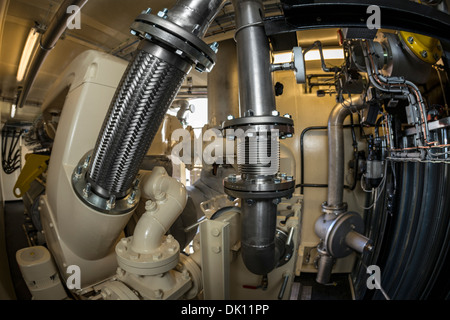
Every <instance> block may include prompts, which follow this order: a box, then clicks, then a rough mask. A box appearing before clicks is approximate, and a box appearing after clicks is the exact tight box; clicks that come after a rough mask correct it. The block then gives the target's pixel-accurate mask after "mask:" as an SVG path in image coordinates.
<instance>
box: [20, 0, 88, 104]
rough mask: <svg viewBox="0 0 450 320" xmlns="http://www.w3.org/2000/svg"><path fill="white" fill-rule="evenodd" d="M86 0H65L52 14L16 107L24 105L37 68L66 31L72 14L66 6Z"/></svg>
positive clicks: (85, 0) (80, 3) (78, 4)
mask: <svg viewBox="0 0 450 320" xmlns="http://www.w3.org/2000/svg"><path fill="white" fill-rule="evenodd" d="M87 2H88V0H66V1H64V2H63V3H62V4H61V5H60V6H59V9H58V11H57V12H56V13H55V15H54V16H53V19H52V20H51V22H50V24H49V25H48V27H47V30H46V31H45V33H44V34H43V35H42V36H41V38H40V44H39V48H38V49H37V51H36V53H35V54H34V56H33V58H32V60H31V62H30V67H29V69H28V71H27V73H26V75H25V82H24V84H23V89H22V91H21V94H20V96H19V100H18V102H17V107H19V108H22V107H23V106H24V104H25V102H26V100H27V97H28V94H29V93H30V89H31V87H32V86H33V84H34V81H35V80H36V76H37V74H38V72H39V69H40V68H41V66H42V64H43V63H44V61H45V59H46V58H47V55H48V54H49V53H50V51H51V50H52V49H53V48H54V47H55V45H56V43H57V42H58V40H59V39H60V38H61V36H62V34H63V33H64V31H66V29H67V21H68V19H69V17H70V16H72V15H73V13H72V12H70V13H67V8H68V7H69V6H77V7H78V8H79V9H81V8H82V7H83V6H84V5H85V4H86V3H87Z"/></svg>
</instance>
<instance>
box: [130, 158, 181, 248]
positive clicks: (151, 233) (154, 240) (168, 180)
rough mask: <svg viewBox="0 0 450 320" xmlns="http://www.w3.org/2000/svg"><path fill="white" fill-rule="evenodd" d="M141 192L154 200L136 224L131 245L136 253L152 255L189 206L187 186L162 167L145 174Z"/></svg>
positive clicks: (149, 202) (148, 203) (147, 205)
mask: <svg viewBox="0 0 450 320" xmlns="http://www.w3.org/2000/svg"><path fill="white" fill-rule="evenodd" d="M141 192H142V196H143V197H144V198H147V199H151V200H149V201H148V202H147V203H146V206H145V209H146V212H145V213H144V214H143V215H142V216H141V218H140V219H139V221H138V223H137V225H136V227H135V230H134V234H133V240H132V242H131V248H132V250H133V251H134V252H136V253H142V254H148V253H151V252H154V251H155V250H157V249H158V248H159V247H160V246H161V243H162V237H163V236H164V234H165V233H166V232H167V230H169V228H170V226H171V225H172V224H173V223H174V222H175V220H176V219H177V218H178V216H179V215H180V214H181V212H182V211H183V210H184V207H185V206H186V202H187V193H186V188H185V186H184V185H183V184H182V183H180V182H179V181H177V180H176V179H175V178H172V177H170V176H169V175H168V174H167V171H166V170H165V169H164V168H162V167H155V168H154V169H153V171H152V172H151V173H149V174H145V175H144V177H143V178H142V180H141Z"/></svg>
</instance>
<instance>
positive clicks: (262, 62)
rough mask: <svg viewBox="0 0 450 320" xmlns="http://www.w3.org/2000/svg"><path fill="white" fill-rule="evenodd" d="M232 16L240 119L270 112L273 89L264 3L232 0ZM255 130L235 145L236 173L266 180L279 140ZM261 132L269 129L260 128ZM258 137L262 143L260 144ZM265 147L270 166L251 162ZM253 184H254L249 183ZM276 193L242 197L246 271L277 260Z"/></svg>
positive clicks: (260, 270)
mask: <svg viewBox="0 0 450 320" xmlns="http://www.w3.org/2000/svg"><path fill="white" fill-rule="evenodd" d="M233 5H234V8H235V14H236V15H235V17H236V34H235V39H236V42H237V55H238V67H239V105H240V114H241V117H243V118H242V119H244V122H245V118H248V119H249V124H252V122H251V120H250V119H252V118H254V117H258V116H271V115H272V111H273V110H275V94H274V90H273V86H272V74H271V70H270V62H271V60H270V47H269V41H268V38H267V36H266V33H265V30H264V25H263V18H264V7H263V4H262V1H260V0H234V1H233ZM256 131H257V136H256V139H257V141H258V143H257V144H256V143H253V145H252V143H251V141H250V139H243V140H242V142H241V143H239V145H238V163H239V173H240V174H241V177H242V180H243V181H244V182H246V183H247V182H248V183H249V184H250V179H255V180H253V181H258V182H257V183H259V184H262V185H263V184H265V183H269V184H270V183H271V182H269V181H268V180H270V179H272V178H273V177H274V176H275V175H276V173H277V172H278V162H279V141H278V137H275V139H276V146H275V147H274V148H275V149H276V150H274V148H273V147H272V144H271V139H270V138H269V139H266V140H263V137H262V135H261V134H262V131H259V129H258V130H256ZM264 133H265V134H270V133H268V132H264ZM259 142H263V143H261V144H260V143H259ZM268 151H270V154H271V158H272V159H271V160H272V161H276V162H275V164H276V165H275V170H270V172H268V171H267V167H266V166H265V165H263V164H262V162H261V161H259V160H258V161H256V162H257V163H253V162H252V159H258V158H259V157H260V156H261V154H267V153H268ZM253 184H254V183H253ZM274 197H276V196H273V195H271V196H267V197H258V196H255V195H254V194H252V193H251V192H249V193H248V194H245V195H243V196H242V202H241V209H242V210H241V211H242V214H241V217H242V235H241V243H242V259H243V261H244V263H245V265H246V267H247V269H248V270H249V271H251V272H252V273H255V274H260V275H265V274H268V273H269V272H271V271H272V270H273V269H274V268H275V267H276V265H277V262H278V259H279V254H277V248H276V245H275V231H276V216H277V205H276V203H277V202H276V201H274Z"/></svg>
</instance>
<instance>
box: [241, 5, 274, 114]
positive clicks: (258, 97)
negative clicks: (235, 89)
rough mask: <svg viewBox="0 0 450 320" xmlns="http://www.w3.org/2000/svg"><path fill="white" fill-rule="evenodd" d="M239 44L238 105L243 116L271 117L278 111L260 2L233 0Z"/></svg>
mask: <svg viewBox="0 0 450 320" xmlns="http://www.w3.org/2000/svg"><path fill="white" fill-rule="evenodd" d="M233 5H234V8H235V13H236V35H235V38H236V42H237V52H238V66H239V95H240V96H239V103H240V107H241V115H242V116H245V115H247V114H246V111H249V110H252V111H253V115H255V116H262V115H270V114H271V112H272V111H273V110H274V109H275V94H274V89H273V86H272V75H271V71H270V62H271V61H270V47H269V40H268V38H267V36H266V33H265V30H264V25H263V18H264V7H263V5H262V1H260V0H234V1H233Z"/></svg>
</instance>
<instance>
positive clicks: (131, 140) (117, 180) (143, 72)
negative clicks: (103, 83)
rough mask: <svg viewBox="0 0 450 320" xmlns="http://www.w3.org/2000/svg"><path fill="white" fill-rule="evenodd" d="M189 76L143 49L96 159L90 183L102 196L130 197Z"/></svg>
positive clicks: (105, 125) (116, 100) (105, 128)
mask: <svg viewBox="0 0 450 320" xmlns="http://www.w3.org/2000/svg"><path fill="white" fill-rule="evenodd" d="M185 75H186V73H185V72H183V71H181V70H180V69H178V68H176V67H174V66H173V65H171V64H169V63H167V62H165V61H164V60H162V59H159V58H157V57H156V56H154V55H152V54H150V53H148V52H146V51H144V50H139V51H138V52H137V54H136V56H135V58H134V60H133V61H132V62H131V63H130V64H129V66H128V69H127V70H126V72H125V73H124V76H123V78H122V80H121V83H120V85H119V87H118V90H117V91H116V93H115V96H114V99H113V100H112V103H111V106H110V108H109V111H108V114H107V117H106V118H105V121H104V123H103V127H102V130H101V132H102V133H103V134H100V135H99V138H98V140H97V143H96V146H95V149H94V150H96V151H97V152H94V154H93V157H92V159H91V163H90V168H89V171H88V180H89V182H90V183H91V185H92V188H93V189H94V190H95V191H96V192H97V193H98V194H100V195H101V196H104V197H106V198H108V197H110V196H111V195H114V196H116V197H117V198H120V197H123V196H125V195H126V193H127V190H128V189H129V188H130V186H131V184H132V183H133V180H134V179H135V177H136V175H137V172H138V170H139V165H140V163H141V162H142V160H143V158H144V156H145V154H146V152H147V150H148V148H149V147H150V144H151V143H152V140H153V138H154V136H155V135H156V132H157V130H158V129H159V126H160V124H161V122H162V120H163V118H164V115H165V113H166V112H167V109H168V108H169V106H170V104H171V103H172V101H173V99H174V98H175V96H176V94H177V93H178V90H179V89H180V86H181V84H182V82H183V80H184V77H185ZM106 173H107V174H106Z"/></svg>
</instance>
